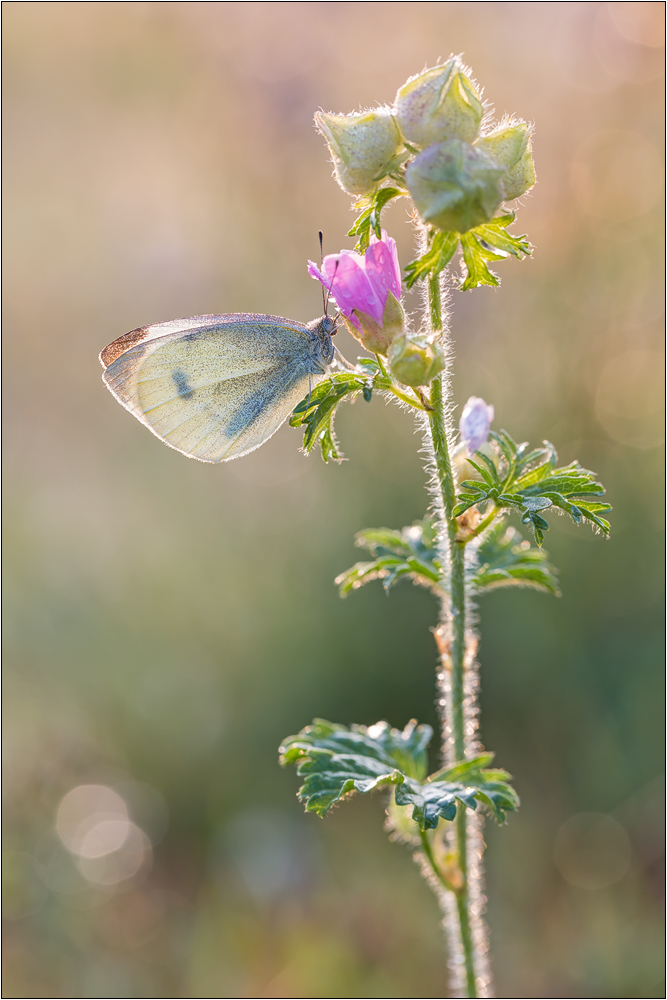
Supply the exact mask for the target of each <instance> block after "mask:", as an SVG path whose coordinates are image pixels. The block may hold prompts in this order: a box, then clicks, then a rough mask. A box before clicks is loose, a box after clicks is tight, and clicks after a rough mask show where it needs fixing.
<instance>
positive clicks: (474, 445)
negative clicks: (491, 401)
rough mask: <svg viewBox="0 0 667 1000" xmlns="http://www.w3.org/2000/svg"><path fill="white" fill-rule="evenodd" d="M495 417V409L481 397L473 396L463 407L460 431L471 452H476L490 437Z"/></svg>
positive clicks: (462, 439)
mask: <svg viewBox="0 0 667 1000" xmlns="http://www.w3.org/2000/svg"><path fill="white" fill-rule="evenodd" d="M493 417H494V412H493V407H492V406H489V405H488V403H485V402H484V400H483V399H480V397H479V396H471V397H470V399H469V400H468V402H467V403H466V405H465V406H464V407H463V413H462V414H461V420H460V422H459V431H460V433H461V441H462V442H463V444H465V445H466V446H467V448H468V450H469V451H476V450H477V449H478V448H481V446H482V445H483V444H484V442H485V441H486V439H487V438H488V436H489V429H490V427H491V422H492V420H493Z"/></svg>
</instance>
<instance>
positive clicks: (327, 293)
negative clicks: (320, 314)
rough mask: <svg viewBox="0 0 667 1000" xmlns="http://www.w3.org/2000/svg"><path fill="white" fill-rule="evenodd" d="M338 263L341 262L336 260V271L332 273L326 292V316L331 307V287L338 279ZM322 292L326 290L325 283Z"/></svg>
mask: <svg viewBox="0 0 667 1000" xmlns="http://www.w3.org/2000/svg"><path fill="white" fill-rule="evenodd" d="M338 264H339V262H338V261H336V263H335V265H334V272H333V274H332V275H331V281H330V283H329V287H328V288H327V292H326V295H325V297H324V315H325V316H326V315H328V313H327V310H328V308H329V299H330V298H331V289H332V288H333V283H334V281H335V280H336V271H337V270H338ZM322 292H324V285H322Z"/></svg>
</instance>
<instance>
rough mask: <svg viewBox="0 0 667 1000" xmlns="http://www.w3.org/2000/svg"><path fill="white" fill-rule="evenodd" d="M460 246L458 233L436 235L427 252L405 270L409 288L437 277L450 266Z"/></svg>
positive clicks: (411, 262)
mask: <svg viewBox="0 0 667 1000" xmlns="http://www.w3.org/2000/svg"><path fill="white" fill-rule="evenodd" d="M458 244H459V234H458V233H446V232H439V233H435V234H434V235H433V238H432V240H431V244H430V246H429V248H428V249H427V250H426V252H425V253H424V254H422V256H421V257H418V258H417V260H413V261H410V263H409V264H408V265H407V267H406V268H405V283H406V285H407V287H408V288H412V286H413V285H414V284H415V282H416V281H423V280H424V279H425V278H427V277H430V278H435V277H437V275H438V274H440V272H441V271H443V270H444V269H445V268H446V267H447V265H448V264H449V262H450V260H451V259H452V257H453V256H454V254H455V252H456V248H457V246H458Z"/></svg>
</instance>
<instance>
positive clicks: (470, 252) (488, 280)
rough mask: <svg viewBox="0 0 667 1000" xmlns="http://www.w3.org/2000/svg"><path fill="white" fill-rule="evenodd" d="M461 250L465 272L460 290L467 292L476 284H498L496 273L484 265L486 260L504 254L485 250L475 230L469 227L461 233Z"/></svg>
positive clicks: (497, 257)
mask: <svg viewBox="0 0 667 1000" xmlns="http://www.w3.org/2000/svg"><path fill="white" fill-rule="evenodd" d="M461 250H462V252H463V260H464V263H465V266H466V270H467V272H468V273H467V274H466V277H465V278H464V280H463V282H462V284H461V286H460V287H461V291H462V292H467V291H468V290H469V289H471V288H477V286H478V285H499V284H500V281H499V280H498V275H497V274H494V273H493V271H490V270H489V268H488V267H487V266H486V261H487V260H502V259H503V257H505V256H507V255H506V254H502V255H498V254H494V253H493V252H492V251H490V250H487V249H486V247H484V246H483V245H482V244H481V243H480V242H479V240H478V239H477V237H476V236H475V230H474V229H471V230H470V231H469V232H467V233H463V234H462V235H461Z"/></svg>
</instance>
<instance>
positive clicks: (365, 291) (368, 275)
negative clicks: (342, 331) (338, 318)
mask: <svg viewBox="0 0 667 1000" xmlns="http://www.w3.org/2000/svg"><path fill="white" fill-rule="evenodd" d="M308 273H309V274H310V275H311V277H313V278H317V280H318V281H321V282H322V284H323V285H324V287H325V288H326V289H327V290H328V291H329V294H330V295H331V298H332V299H334V301H335V303H336V305H337V306H338V310H339V312H340V313H341V314H342V316H343V317H344V318H345V320H346V322H347V325H348V328H350V332H351V333H354V334H355V336H358V339H359V340H361V342H362V343H363V344H364V346H367V345H366V343H365V340H366V339H368V338H369V337H370V338H371V340H372V342H373V344H374V345H375V346H372V347H368V349H369V350H372V351H380V353H383V354H384V353H386V348H387V346H388V344H384V340H386V338H382V337H381V334H382V332H383V331H384V330H385V328H387V332H391V333H392V334H393V333H394V329H393V328H394V326H396V308H395V306H394V304H393V303H390V309H389V311H388V313H389V314H388V315H385V310H386V308H387V301H388V300H389V295H390V293H391V295H392V296H393V299H394V300H395V303H396V304H399V310H400V298H401V268H400V265H399V263H398V253H397V252H396V241H395V240H393V239H392V238H391V236H387V234H386V232H385V231H384V230H382V239H380V240H379V239H378V238H377V237H376V236H375V235H373V236H371V240H370V246H369V247H368V250H367V251H366V253H365V254H363V256H362V255H361V254H358V253H356V252H355V251H354V250H341V252H340V253H331V254H327V256H326V257H325V258H324V260H323V262H322V268H321V270H320V268H319V267H318V266H317V265H316V264H314V263H313V262H312V260H309V261H308ZM400 312H401V324H400V325H401V327H402V318H403V317H402V310H400ZM369 319H370V321H371V322H370V323H369V322H368V320H369ZM389 325H391V328H392V329H391V331H389V329H388V326H389ZM351 327H355V328H356V330H352V329H351ZM379 335H380V340H381V341H382V342H383V345H384V346H380V347H378V346H377V343H376V341H377V342H378V343H379V342H380V341H378V336H379Z"/></svg>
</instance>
